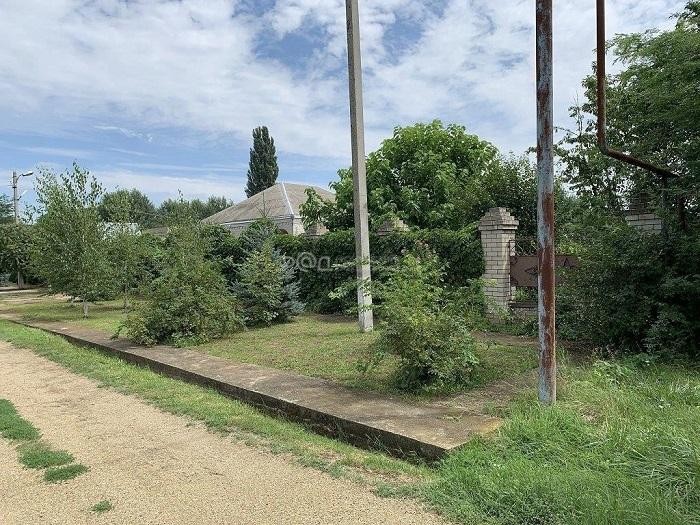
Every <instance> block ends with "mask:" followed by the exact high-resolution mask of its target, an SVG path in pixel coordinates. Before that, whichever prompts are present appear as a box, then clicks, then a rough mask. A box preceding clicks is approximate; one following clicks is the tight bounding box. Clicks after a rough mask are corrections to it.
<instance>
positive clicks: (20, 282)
mask: <svg viewBox="0 0 700 525" xmlns="http://www.w3.org/2000/svg"><path fill="white" fill-rule="evenodd" d="M32 175H34V172H33V171H28V172H26V173H17V172H16V171H13V172H12V205H13V207H14V213H15V224H19V200H20V199H21V198H22V196H21V195H20V194H19V179H21V178H22V177H31V176H32ZM23 287H24V279H23V278H22V273H21V272H20V271H19V260H18V261H17V288H19V289H20V290H21V289H22V288H23Z"/></svg>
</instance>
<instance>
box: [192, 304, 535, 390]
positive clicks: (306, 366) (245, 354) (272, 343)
mask: <svg viewBox="0 0 700 525" xmlns="http://www.w3.org/2000/svg"><path fill="white" fill-rule="evenodd" d="M376 337H377V334H376V332H375V333H369V334H363V333H360V332H358V330H357V323H356V322H355V321H354V320H352V319H348V318H347V317H342V316H327V315H326V316H324V315H311V314H307V315H303V316H301V317H299V318H297V319H296V320H295V321H293V322H290V323H286V324H281V325H274V326H271V327H265V328H256V329H252V330H248V331H246V332H242V333H238V334H234V335H233V336H231V337H228V338H226V339H220V340H217V341H213V342H211V343H207V344H204V345H200V346H196V347H193V349H194V350H198V351H201V352H205V353H208V354H210V355H214V356H218V357H225V358H227V359H231V360H233V361H239V362H243V363H252V364H257V365H261V366H267V367H271V368H279V369H284V370H292V371H295V372H298V373H300V374H304V375H309V376H314V377H321V378H324V379H329V380H331V381H334V382H336V383H340V384H343V385H345V386H350V387H354V388H361V389H365V390H373V391H377V392H391V393H395V392H396V391H395V388H394V386H393V380H392V375H393V373H394V372H395V371H396V367H397V364H398V360H397V359H396V358H392V357H387V358H386V359H384V361H383V362H382V363H381V364H380V366H379V367H378V368H376V369H374V370H372V371H370V372H369V373H367V374H363V373H361V372H360V370H359V368H358V364H359V363H360V362H361V361H363V360H365V359H366V358H367V356H368V355H369V352H370V345H371V344H372V343H373V342H374V341H375V340H376ZM476 354H477V357H478V358H479V360H480V361H481V364H480V365H479V366H477V368H476V370H475V371H474V375H473V377H472V378H471V380H470V381H469V383H468V384H466V385H465V387H464V389H465V390H469V389H472V388H476V387H480V386H484V385H485V384H487V383H490V382H492V381H495V380H498V379H503V378H506V377H511V376H513V375H517V374H519V373H522V372H525V371H527V370H530V369H532V368H534V367H536V366H537V353H536V351H535V350H534V349H533V348H530V347H526V346H503V345H498V344H485V343H479V344H477V349H476Z"/></svg>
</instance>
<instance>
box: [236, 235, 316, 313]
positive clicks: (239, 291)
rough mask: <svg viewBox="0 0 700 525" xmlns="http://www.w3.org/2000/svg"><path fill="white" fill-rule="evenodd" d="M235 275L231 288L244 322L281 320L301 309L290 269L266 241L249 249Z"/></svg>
mask: <svg viewBox="0 0 700 525" xmlns="http://www.w3.org/2000/svg"><path fill="white" fill-rule="evenodd" d="M238 275H239V281H238V282H237V283H236V285H235V291H236V295H237V296H238V298H239V299H240V301H241V305H242V306H243V310H244V312H245V314H244V315H245V322H246V324H249V325H258V324H263V325H270V324H272V323H273V322H285V321H288V320H289V319H291V318H292V317H294V316H295V315H297V314H299V313H301V312H302V311H303V309H304V305H303V304H302V303H301V302H300V301H299V283H298V282H297V281H295V279H294V268H293V267H292V266H291V264H289V263H288V262H287V261H286V260H285V259H284V258H283V257H282V256H281V255H280V254H279V253H278V252H276V251H275V250H273V248H272V245H271V244H270V243H265V244H264V245H263V246H262V247H261V248H260V249H257V250H254V251H252V252H251V253H250V254H249V255H248V257H247V258H246V259H245V261H244V262H243V264H241V265H240V268H239V271H238Z"/></svg>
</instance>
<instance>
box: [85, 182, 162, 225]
mask: <svg viewBox="0 0 700 525" xmlns="http://www.w3.org/2000/svg"><path fill="white" fill-rule="evenodd" d="M125 202H128V203H129V208H128V210H126V211H127V215H126V217H124V215H123V213H124V211H125V210H124V209H123V205H124V203H125ZM99 212H100V218H101V219H102V220H103V221H105V222H120V221H123V222H131V223H136V224H138V225H139V226H140V227H141V228H151V227H153V226H155V223H156V222H157V220H156V207H155V206H154V205H153V203H152V202H151V199H149V198H148V196H147V195H145V194H144V193H142V192H140V191H139V190H137V189H131V190H116V191H113V192H108V193H105V194H104V196H103V197H102V201H101V202H100V206H99ZM116 215H118V216H119V218H118V219H117V218H116V217H115V216H116Z"/></svg>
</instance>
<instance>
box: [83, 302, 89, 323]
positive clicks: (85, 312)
mask: <svg viewBox="0 0 700 525" xmlns="http://www.w3.org/2000/svg"><path fill="white" fill-rule="evenodd" d="M87 316H88V302H87V301H86V300H85V298H84V297H83V317H84V318H87Z"/></svg>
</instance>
